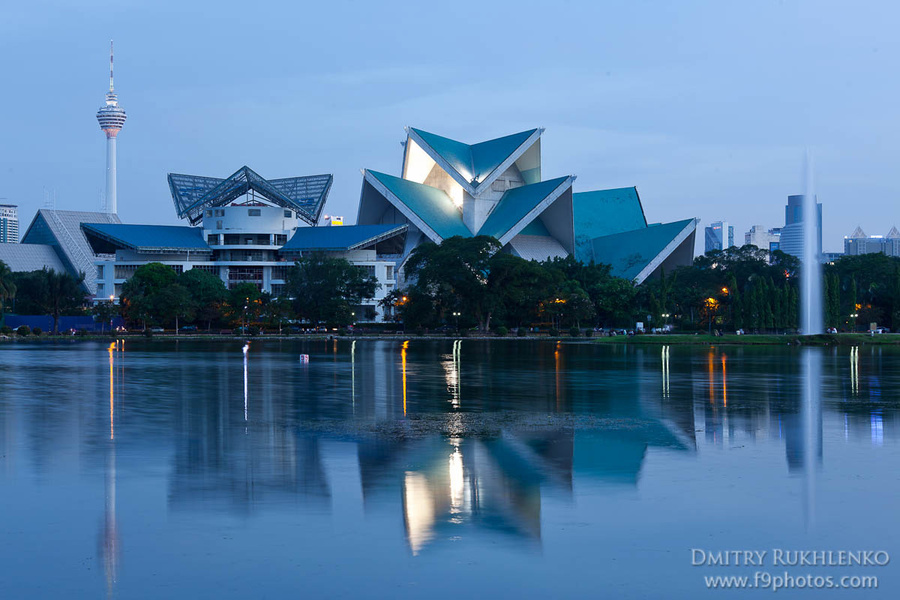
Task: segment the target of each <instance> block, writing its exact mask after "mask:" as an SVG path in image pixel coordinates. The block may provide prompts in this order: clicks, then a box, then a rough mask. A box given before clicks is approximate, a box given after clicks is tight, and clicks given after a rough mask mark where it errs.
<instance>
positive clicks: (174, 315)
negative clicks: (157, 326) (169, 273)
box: [155, 281, 196, 335]
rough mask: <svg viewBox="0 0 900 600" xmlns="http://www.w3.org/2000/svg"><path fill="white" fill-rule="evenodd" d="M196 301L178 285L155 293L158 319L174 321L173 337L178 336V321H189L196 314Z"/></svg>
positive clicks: (173, 284)
mask: <svg viewBox="0 0 900 600" xmlns="http://www.w3.org/2000/svg"><path fill="white" fill-rule="evenodd" d="M195 302H196V299H194V298H192V297H191V294H190V292H188V290H187V288H186V287H184V286H183V285H181V284H180V283H178V282H177V281H176V282H175V283H172V284H170V285H167V286H166V287H164V288H162V289H161V290H159V291H158V292H157V293H156V298H155V303H156V309H157V310H158V311H159V312H158V313H157V316H158V318H160V319H162V320H165V321H171V320H172V319H174V320H175V335H178V327H179V321H180V320H181V319H185V320H187V321H190V320H192V319H193V318H194V314H195V312H196V304H195Z"/></svg>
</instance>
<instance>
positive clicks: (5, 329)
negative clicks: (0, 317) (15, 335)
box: [0, 325, 13, 335]
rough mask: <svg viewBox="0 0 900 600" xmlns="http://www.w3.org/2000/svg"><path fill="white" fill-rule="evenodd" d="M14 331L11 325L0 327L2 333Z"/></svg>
mask: <svg viewBox="0 0 900 600" xmlns="http://www.w3.org/2000/svg"><path fill="white" fill-rule="evenodd" d="M12 332H13V330H12V327H9V326H7V325H4V326H3V327H0V334H3V335H10V334H12Z"/></svg>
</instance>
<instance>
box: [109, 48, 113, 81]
mask: <svg viewBox="0 0 900 600" xmlns="http://www.w3.org/2000/svg"><path fill="white" fill-rule="evenodd" d="M109 91H110V92H112V91H113V41H112V40H109Z"/></svg>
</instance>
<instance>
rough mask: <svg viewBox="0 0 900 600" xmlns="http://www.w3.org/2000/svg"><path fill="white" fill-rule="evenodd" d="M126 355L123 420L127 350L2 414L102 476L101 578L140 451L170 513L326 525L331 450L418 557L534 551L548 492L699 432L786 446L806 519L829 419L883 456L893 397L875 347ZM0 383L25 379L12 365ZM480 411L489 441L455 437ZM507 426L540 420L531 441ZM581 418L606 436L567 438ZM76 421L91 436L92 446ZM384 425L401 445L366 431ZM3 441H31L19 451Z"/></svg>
mask: <svg viewBox="0 0 900 600" xmlns="http://www.w3.org/2000/svg"><path fill="white" fill-rule="evenodd" d="M134 344H137V346H138V347H139V348H140V350H139V351H138V352H134V351H132V352H130V353H129V355H128V361H129V362H128V368H129V369H130V370H131V371H130V373H137V376H135V375H132V376H131V377H130V378H129V383H130V384H131V387H130V388H129V390H131V391H130V397H129V409H128V410H129V413H128V418H127V419H123V418H122V416H123V414H124V413H123V412H122V409H123V404H122V398H123V394H124V388H123V380H124V378H123V374H124V371H123V369H124V366H123V365H124V364H125V352H124V346H123V345H122V344H121V342H120V343H118V344H112V345H110V346H109V347H107V346H106V345H103V346H98V347H96V350H95V352H97V354H95V355H93V356H92V358H91V360H90V367H89V368H90V371H89V372H85V375H84V376H83V378H82V379H83V380H84V381H85V382H87V381H89V382H90V383H89V384H88V383H81V382H80V381H81V380H73V381H76V383H75V385H78V386H81V387H79V388H78V389H82V388H83V389H84V390H85V394H84V395H85V397H89V398H92V399H94V401H93V402H85V403H82V404H81V405H79V404H77V403H72V402H68V401H66V402H62V401H61V400H60V398H58V397H57V396H58V395H55V396H50V395H42V394H44V392H43V391H42V390H36V391H35V392H34V393H35V396H34V397H33V399H37V400H38V401H37V402H35V401H31V400H29V402H24V401H20V400H16V399H10V398H8V397H7V398H0V409H2V414H0V418H2V419H3V421H4V423H2V424H0V425H2V426H0V433H2V435H3V436H4V437H3V440H2V443H3V445H4V446H5V447H6V449H7V451H6V454H7V456H8V457H14V456H15V453H16V451H17V449H21V448H24V449H25V450H26V453H25V455H24V456H25V458H24V459H23V460H31V461H32V464H31V466H30V468H31V469H32V470H33V471H34V472H36V473H41V472H47V471H48V469H49V468H50V466H52V464H53V463H54V462H55V461H56V460H57V457H58V456H62V455H63V454H65V455H70V456H71V455H77V454H78V453H77V452H72V447H71V443H72V442H71V441H75V442H76V443H80V444H82V446H81V447H80V450H81V451H82V453H83V455H86V456H93V457H96V459H97V462H96V463H95V464H96V465H97V466H98V467H99V468H101V469H103V470H104V472H105V474H106V478H105V505H104V518H103V524H102V532H101V534H100V538H101V540H102V541H101V549H100V552H101V554H102V559H103V564H104V565H105V572H106V574H107V578H108V581H110V582H115V580H116V577H117V575H116V573H117V571H118V565H119V562H118V561H119V559H118V553H119V547H120V540H119V530H118V523H117V517H116V474H117V471H118V472H119V473H123V472H124V471H125V465H124V464H123V460H122V459H123V457H126V456H140V455H142V453H143V452H144V451H145V449H146V448H149V447H152V448H153V449H154V450H156V449H158V448H164V449H165V450H166V451H167V452H166V460H167V461H170V462H169V465H170V469H169V471H168V475H167V477H168V480H167V485H168V507H169V510H171V511H173V512H179V511H210V510H212V511H215V510H217V509H218V510H225V511H228V512H230V513H233V514H237V515H248V514H251V513H253V512H254V511H259V510H265V509H268V508H270V507H272V506H274V505H282V506H283V505H291V506H295V505H303V506H304V507H306V506H312V507H314V508H316V509H318V510H325V511H327V510H330V508H331V496H332V489H333V488H334V489H335V490H337V489H340V488H339V487H338V484H337V482H336V481H337V479H336V478H338V477H347V476H348V475H347V470H346V469H345V470H344V471H341V472H337V471H334V470H332V465H331V464H330V463H329V462H328V460H327V457H328V456H329V455H328V454H327V452H326V451H328V452H330V447H328V444H330V443H331V440H334V439H339V440H340V441H341V442H342V443H344V444H352V446H349V451H350V453H351V455H354V454H355V456H354V459H355V460H356V463H357V464H358V467H354V468H353V469H352V470H351V474H350V475H349V476H350V477H352V478H353V480H354V485H355V479H356V477H357V476H358V478H359V483H360V487H361V489H362V501H363V506H364V508H365V511H367V512H368V511H373V510H391V511H397V512H396V513H395V514H396V515H397V516H398V517H400V516H401V515H402V519H400V518H398V519H397V520H396V523H397V526H398V527H403V531H404V533H405V536H406V539H407V543H408V546H409V548H410V551H411V552H412V553H414V554H420V553H423V552H426V551H427V549H428V548H433V547H435V546H437V545H440V544H442V543H446V542H447V541H448V540H450V539H453V537H454V536H460V535H476V534H478V535H481V534H488V533H489V534H491V535H493V534H499V535H503V536H513V537H515V538H516V539H523V540H531V541H532V542H533V543H534V544H540V541H541V538H542V531H541V511H542V505H545V504H546V499H547V497H548V494H551V495H552V497H554V498H560V497H561V498H566V497H568V496H570V495H571V494H572V493H573V491H572V490H573V487H574V485H575V482H579V483H580V484H586V485H591V486H595V485H596V486H616V487H618V488H622V487H624V488H634V486H637V485H639V483H640V481H641V477H642V476H643V474H644V473H645V465H646V464H647V459H648V456H650V455H651V453H652V452H653V449H665V450H666V451H669V450H675V451H684V450H686V449H687V450H689V449H691V448H692V447H696V446H697V444H698V443H701V444H702V443H703V434H702V433H699V432H703V431H705V432H706V440H707V445H708V446H715V447H718V448H722V449H725V450H728V449H731V448H740V447H741V446H742V445H743V444H744V443H746V442H747V440H750V441H760V440H761V441H764V442H769V443H777V444H783V445H784V451H785V455H786V460H787V469H788V471H789V472H790V473H791V474H795V475H797V476H798V480H797V481H798V483H800V477H803V478H806V479H805V483H804V484H803V485H804V486H806V488H805V491H804V495H803V498H804V504H805V505H806V506H807V507H808V508H807V514H808V520H809V522H810V523H813V521H814V519H813V517H814V508H815V497H816V496H815V494H816V472H817V471H816V470H817V469H818V468H819V465H820V464H821V463H822V461H823V450H822V444H823V442H822V439H823V435H822V429H823V413H824V414H825V415H826V417H827V418H831V419H832V420H833V423H834V425H835V426H836V427H837V429H836V431H837V432H838V433H840V428H841V425H842V422H843V425H844V427H845V431H846V435H847V439H848V440H853V441H856V442H857V443H865V444H866V445H868V444H886V443H888V440H891V439H893V438H896V433H897V422H898V421H897V408H898V406H897V403H896V401H895V400H894V399H895V398H896V397H898V395H900V394H898V393H897V392H898V389H897V387H898V382H897V380H896V378H894V377H887V376H883V374H888V373H890V372H891V371H890V369H893V368H894V366H893V365H895V364H896V363H895V362H890V363H889V362H885V363H884V364H883V365H882V363H881V362H880V361H881V355H880V354H879V352H880V350H878V349H874V348H868V347H862V348H859V349H854V350H852V351H851V358H850V361H849V365H848V360H847V349H845V348H835V349H827V350H822V349H813V350H814V352H813V353H812V354H806V353H805V350H806V349H801V351H800V352H799V354H798V350H797V349H794V348H790V349H781V350H779V351H777V352H780V353H781V354H777V353H776V351H775V350H772V349H767V350H766V352H771V353H773V354H775V355H776V356H777V357H778V359H776V360H770V359H769V358H768V355H767V354H766V355H764V354H762V351H760V350H757V349H743V348H728V350H727V357H725V353H724V352H723V351H722V350H721V348H715V349H711V350H710V351H709V352H707V351H706V350H705V349H704V350H702V351H699V352H698V351H697V350H696V349H691V348H680V347H675V348H670V347H664V348H663V350H662V351H661V354H660V355H657V354H656V351H655V350H650V349H647V348H644V349H643V350H642V351H639V350H641V349H634V348H624V347H618V346H614V347H610V348H602V349H598V348H596V347H592V346H587V345H585V346H580V345H562V346H557V345H555V344H540V345H537V344H531V343H529V342H523V343H521V344H518V343H517V344H509V345H508V346H509V348H508V349H505V350H504V352H502V353H500V352H497V351H496V345H495V346H490V345H488V344H482V343H480V342H478V341H477V340H465V345H466V357H467V359H466V370H465V376H463V374H462V369H461V345H462V344H461V343H453V341H452V340H447V341H446V342H444V341H441V342H429V341H427V340H422V341H419V340H416V341H408V342H403V343H392V342H386V341H368V340H362V341H359V342H356V343H355V344H354V343H352V342H347V343H343V342H341V343H339V346H338V353H337V354H336V355H335V354H334V345H333V344H328V345H324V344H318V346H317V347H318V352H319V353H318V354H315V353H313V354H311V359H310V363H309V364H308V365H304V366H303V367H302V368H301V367H300V366H298V363H297V354H298V353H299V352H300V351H303V352H304V353H305V352H312V351H311V350H310V346H309V345H306V346H303V345H291V346H290V351H280V350H278V349H277V347H274V349H273V346H272V345H270V344H269V343H267V342H256V341H254V344H253V347H252V350H253V352H254V362H253V364H250V363H249V360H248V361H246V362H245V361H243V360H241V362H238V360H239V359H238V357H239V355H238V353H237V351H236V350H237V348H236V347H235V346H231V347H230V348H228V349H224V348H223V347H222V346H221V345H215V346H213V345H204V344H203V343H202V342H197V345H196V346H194V345H193V344H192V345H190V346H191V348H188V349H182V350H179V351H178V354H177V355H174V354H173V353H172V352H170V351H167V350H166V351H161V350H159V349H158V348H159V345H158V344H157V345H152V346H147V345H144V344H143V343H141V342H134ZM451 344H452V345H451ZM182 346H184V344H182ZM492 347H493V348H494V349H495V350H494V351H492V350H491V348H492ZM133 348H134V346H129V350H133ZM148 348H150V349H148ZM447 350H450V354H449V358H448V354H447ZM745 353H746V354H745ZM817 353H818V354H817ZM657 356H660V358H661V361H662V366H661V367H660V365H659V364H657V362H656V360H657ZM762 357H765V358H766V362H764V363H762V364H763V365H764V367H760V359H761V358H762ZM243 358H244V357H243V356H241V359H243ZM829 358H830V359H832V362H825V363H823V362H822V361H823V360H828V359H829ZM891 360H894V358H892V359H891ZM754 361H756V362H754ZM551 370H552V373H553V375H552V376H550V373H551ZM660 371H661V377H662V385H660V379H658V377H660V375H659V373H660ZM0 372H2V373H3V374H4V377H6V378H7V381H10V382H13V383H15V384H16V385H19V383H20V382H22V381H24V380H22V379H21V375H19V374H18V372H19V369H4V370H2V371H0ZM673 372H674V373H673ZM107 373H108V375H107ZM848 373H849V377H848ZM46 376H47V377H51V374H47V375H46ZM67 376H71V374H70V373H68V374H67ZM104 376H108V377H109V379H108V381H103V379H104ZM200 379H202V381H201V383H202V385H199V384H198V381H200ZM823 379H824V381H825V383H824V384H821V385H822V386H823V387H821V388H820V387H818V386H819V383H818V382H821V381H822V380H823ZM136 381H137V382H139V383H136ZM807 383H808V384H809V385H810V386H812V387H810V388H804V387H803V386H804V385H806V384H807ZM801 384H802V385H801ZM719 386H721V389H720V388H719ZM57 389H58V388H57ZM810 389H811V390H813V391H812V392H810V391H808V390H810ZM823 394H824V400H823V399H822V395H823ZM98 396H99V398H98ZM250 397H252V398H253V399H254V401H253V402H252V403H250V402H249V398H250ZM463 398H464V399H465V402H464V403H463V402H461V399H463ZM710 399H711V400H712V401H711V402H710ZM54 403H57V404H54ZM450 407H453V409H454V410H450ZM79 410H80V411H82V412H78V411H79ZM17 411H18V412H17ZM88 411H90V412H88ZM406 411H408V413H409V416H408V417H407V418H406V419H404V418H403V416H404V414H406ZM463 411H470V412H463ZM555 411H556V412H558V413H559V414H557V415H553V413H554V412H555ZM476 414H477V415H478V418H482V417H484V419H485V420H486V422H488V423H489V424H490V423H494V425H491V426H492V427H493V429H491V430H490V431H488V432H487V433H484V432H481V431H479V432H477V433H472V432H471V431H464V429H465V427H467V426H468V424H471V423H472V422H475V421H476V420H477V419H474V418H473V415H476ZM498 415H499V416H500V417H502V418H498V417H497V416H498ZM509 415H532V416H534V415H539V416H540V421H537V420H535V421H532V422H531V423H530V424H529V423H527V422H526V423H525V424H524V425H523V424H522V423H516V422H511V421H507V420H506V416H509ZM547 415H553V416H554V417H562V418H559V419H554V420H553V422H547V421H546V420H545V419H546V416H547ZM88 417H90V418H88ZM581 417H585V418H587V417H599V420H597V421H595V422H593V423H594V424H593V425H591V426H590V427H593V428H589V427H585V426H582V425H577V426H572V423H578V422H579V419H580V418H581ZM426 418H429V419H432V420H435V421H441V422H443V423H444V427H443V429H440V428H438V429H437V430H439V431H448V432H450V433H448V434H446V435H444V436H441V435H433V436H427V435H423V434H422V433H421V432H418V433H417V432H416V430H415V427H416V426H418V423H417V419H423V420H424V419H426ZM492 418H493V419H495V421H490V420H491V419H492ZM533 418H534V419H537V418H538V417H533ZM454 419H456V420H454ZM567 419H569V420H567ZM442 420H443V421H442ZM86 422H90V423H93V424H94V425H92V426H91V427H90V431H89V435H87V434H86V433H85V432H86V429H85V427H84V423H86ZM383 423H387V424H389V425H390V426H391V427H395V428H396V430H392V431H397V432H399V433H398V434H397V435H394V434H393V433H388V434H383V433H372V432H373V431H377V430H378V427H379V426H380V425H381V424H383ZM567 423H568V424H567ZM597 423H599V424H597ZM610 423H612V424H613V425H609V424H610ZM623 423H626V424H627V427H625V426H619V425H616V424H623ZM670 423H671V424H673V426H670V425H669V424H670ZM13 424H14V425H13ZM332 427H334V428H335V430H336V433H332V429H331V428H332ZM12 430H16V431H21V432H22V434H21V436H20V437H21V438H22V440H23V441H21V442H15V443H14V441H13V438H12V434H11V433H9V432H10V431H12ZM458 430H463V431H462V432H459V431H458ZM695 431H696V432H698V433H697V434H695V433H694V432H695ZM3 432H6V433H3ZM135 432H138V433H139V434H140V435H135ZM698 436H699V438H698ZM739 437H740V439H738V438H739ZM101 441H102V443H100V442H101ZM66 444H69V445H66ZM117 449H118V451H119V452H118V458H119V459H120V460H119V463H118V464H117V462H116V459H117V456H116V451H117ZM169 449H171V453H169V452H168V450H169ZM19 451H20V452H21V450H19ZM150 455H151V456H152V455H153V453H152V452H151V453H150ZM170 456H171V458H169V457H170ZM48 465H49V466H48ZM4 468H5V469H11V468H13V465H11V464H7V465H4ZM351 487H352V486H351ZM401 520H402V525H401ZM126 525H127V523H126Z"/></svg>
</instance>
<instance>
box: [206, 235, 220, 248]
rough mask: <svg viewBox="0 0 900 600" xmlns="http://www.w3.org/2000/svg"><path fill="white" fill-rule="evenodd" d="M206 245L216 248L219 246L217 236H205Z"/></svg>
mask: <svg viewBox="0 0 900 600" xmlns="http://www.w3.org/2000/svg"><path fill="white" fill-rule="evenodd" d="M206 243H207V244H209V245H210V246H218V245H219V234H218V233H211V234H209V235H208V236H206Z"/></svg>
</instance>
